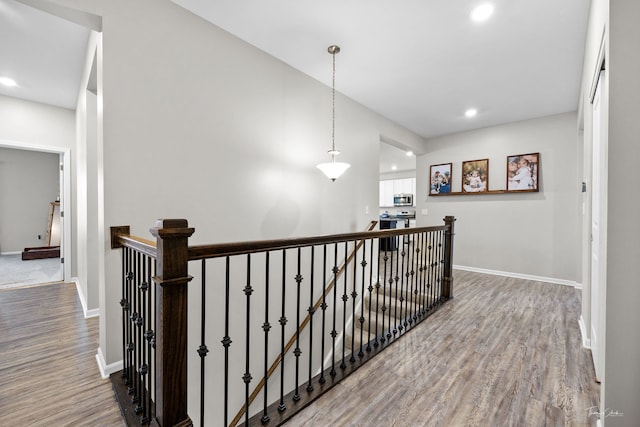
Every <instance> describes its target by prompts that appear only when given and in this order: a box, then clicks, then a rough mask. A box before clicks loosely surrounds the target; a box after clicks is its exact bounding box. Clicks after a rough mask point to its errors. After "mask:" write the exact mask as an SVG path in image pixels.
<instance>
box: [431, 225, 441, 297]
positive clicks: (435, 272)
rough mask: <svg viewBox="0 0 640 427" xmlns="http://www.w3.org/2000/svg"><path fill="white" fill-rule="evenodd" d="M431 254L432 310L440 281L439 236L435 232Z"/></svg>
mask: <svg viewBox="0 0 640 427" xmlns="http://www.w3.org/2000/svg"><path fill="white" fill-rule="evenodd" d="M433 253H434V257H433V276H434V279H433V283H432V284H431V288H432V289H431V293H432V294H431V301H432V304H431V305H432V308H435V306H436V305H437V304H438V293H439V286H438V282H439V281H440V271H439V270H440V269H439V264H440V234H439V233H438V232H437V231H436V232H434V246H433Z"/></svg>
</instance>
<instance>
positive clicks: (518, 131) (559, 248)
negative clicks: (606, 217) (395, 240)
mask: <svg viewBox="0 0 640 427" xmlns="http://www.w3.org/2000/svg"><path fill="white" fill-rule="evenodd" d="M576 129H577V115H576V113H575V112H572V113H565V114H559V115H554V116H549V117H543V118H539V119H534V120H527V121H522V122H516V123H510V124H506V125H501V126H494V127H489V128H485V129H480V130H476V131H470V132H464V133H458V134H454V135H447V136H443V137H438V138H433V139H430V140H428V141H427V143H426V154H424V155H421V156H419V157H418V161H417V170H416V178H417V193H418V195H417V202H416V203H417V208H416V217H417V218H416V220H417V224H418V225H430V224H434V223H435V222H437V221H439V220H441V219H442V218H444V216H446V215H454V216H455V217H456V218H457V222H456V224H455V232H456V236H455V246H454V264H456V265H461V266H466V267H472V268H482V269H487V270H496V271H509V272H513V273H518V274H524V275H530V276H540V277H546V278H552V279H557V280H559V281H569V282H575V281H576V280H577V278H578V275H577V271H576V270H577V266H576V257H577V255H576V254H577V251H578V249H579V247H578V238H579V222H578V218H577V212H576V205H577V200H578V199H577V197H578V194H579V186H578V183H577V172H576V171H577V169H576V168H577V162H578V159H577V157H576V152H577V144H576ZM536 152H538V153H540V179H539V188H540V191H539V192H537V193H517V194H514V193H509V194H494V195H453V196H439V197H434V196H427V193H428V189H429V173H430V172H429V166H430V165H437V164H442V163H453V168H452V191H460V188H461V182H462V177H461V169H462V162H463V161H466V160H477V159H484V158H488V159H489V189H491V190H504V189H505V188H506V158H507V156H509V155H515V154H526V153H536ZM425 209H426V210H427V215H424V214H423V210H425Z"/></svg>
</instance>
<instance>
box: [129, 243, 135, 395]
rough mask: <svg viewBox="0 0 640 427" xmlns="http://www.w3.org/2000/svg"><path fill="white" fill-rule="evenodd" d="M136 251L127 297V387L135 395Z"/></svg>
mask: <svg viewBox="0 0 640 427" xmlns="http://www.w3.org/2000/svg"><path fill="white" fill-rule="evenodd" d="M135 268H136V267H135V253H134V252H133V250H131V251H130V252H129V273H128V275H127V279H128V280H127V297H128V298H127V299H128V300H129V315H128V316H127V319H128V324H129V330H128V331H127V360H128V365H129V369H128V372H129V375H128V380H129V387H128V388H127V392H128V393H129V394H130V395H133V394H134V393H135V390H136V385H135V379H136V374H135V372H136V367H135V354H134V352H133V351H134V341H135V337H134V335H135V328H134V324H133V319H134V316H135V307H136V297H135V291H134V290H133V289H134V287H135V284H134V279H135Z"/></svg>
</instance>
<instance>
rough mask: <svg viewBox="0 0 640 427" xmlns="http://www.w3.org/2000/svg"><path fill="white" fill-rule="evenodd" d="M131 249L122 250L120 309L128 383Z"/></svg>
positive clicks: (123, 358)
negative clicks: (129, 266)
mask: <svg viewBox="0 0 640 427" xmlns="http://www.w3.org/2000/svg"><path fill="white" fill-rule="evenodd" d="M128 252H129V248H127V247H124V248H122V298H121V299H120V307H121V308H122V364H123V366H122V379H123V380H124V382H125V384H126V383H127V370H128V366H127V305H128V303H129V302H128V301H127V271H128V265H127V253H128Z"/></svg>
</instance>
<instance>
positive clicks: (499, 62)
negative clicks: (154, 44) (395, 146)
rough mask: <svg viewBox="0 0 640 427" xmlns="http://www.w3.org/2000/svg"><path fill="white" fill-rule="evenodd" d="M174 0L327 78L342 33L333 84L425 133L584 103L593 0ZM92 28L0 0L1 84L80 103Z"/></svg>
mask: <svg viewBox="0 0 640 427" xmlns="http://www.w3.org/2000/svg"><path fill="white" fill-rule="evenodd" d="M21 1H22V2H25V3H33V1H32V0H31V1H29V0H21ZM172 1H174V2H175V3H177V4H179V5H181V6H183V7H185V8H187V9H189V10H191V11H192V12H193V13H195V14H197V15H200V16H202V17H203V18H205V19H207V20H209V21H210V22H212V23H214V24H215V25H217V26H219V27H222V28H224V29H225V30H227V31H229V32H230V33H232V34H235V35H236V36H238V37H239V38H241V39H243V40H245V41H247V42H248V43H251V44H252V45H254V46H256V47H258V48H260V49H262V50H264V51H265V52H267V53H269V54H271V55H273V56H275V57H277V58H279V59H281V60H282V61H284V62H285V63H288V64H290V65H291V66H293V67H295V68H297V69H299V70H301V71H302V72H304V73H306V74H308V75H309V76H311V77H313V78H315V79H317V80H319V81H321V82H323V83H325V84H327V85H329V86H330V85H331V56H330V55H329V54H328V53H327V50H326V49H327V47H328V46H329V45H330V44H338V45H340V47H341V48H342V52H341V53H340V54H338V55H337V57H336V62H337V65H336V67H337V76H336V90H337V91H339V92H342V93H343V94H345V95H347V96H349V97H350V98H352V99H354V100H355V101H357V102H359V103H361V104H363V105H365V106H367V107H369V108H370V109H372V110H374V111H377V112H378V113H380V114H381V115H383V116H386V117H388V118H390V119H391V120H393V121H395V122H397V123H399V124H401V125H403V126H405V127H406V128H408V129H411V130H413V131H414V132H416V133H417V134H419V135H421V136H423V137H425V138H429V137H433V136H437V135H442V134H448V133H454V132H460V131H466V130H471V129H476V128H481V127H486V126H491V125H496V124H500V123H507V122H512V121H517V120H524V119H528V118H533V117H541V116H545V115H550V114H557V113H561V112H566V111H574V110H576V109H577V105H578V97H579V84H580V78H581V64H582V58H583V51H584V43H585V33H586V26H587V17H588V11H589V6H590V1H589V0H561V1H558V0H519V1H514V0H488V1H490V2H491V3H492V4H494V6H495V12H494V14H493V16H492V17H491V18H490V19H489V20H487V21H485V22H482V23H476V22H472V21H471V20H470V19H469V14H470V12H471V10H472V8H473V7H474V6H476V5H478V4H479V3H481V2H482V1H478V0H456V1H451V0H431V1H425V0H403V1H402V2H392V1H390V0H349V1H344V0H324V1H304V0H269V1H265V0H242V1H238V0H216V1H210V0H172ZM168 25H170V23H168ZM88 35H89V31H88V30H87V29H85V28H83V27H80V26H78V25H76V24H73V23H70V22H68V21H65V20H62V19H59V18H56V17H53V16H52V15H48V14H46V13H44V12H40V11H37V10H35V9H33V8H31V7H29V6H25V5H24V4H21V3H19V2H17V1H15V0H0V76H8V77H13V78H14V79H15V80H16V81H17V82H18V84H19V87H18V88H5V87H0V94H3V95H9V96H15V97H18V98H25V99H29V100H33V101H38V102H43V103H47V104H53V105H59V106H63V107H66V108H75V104H76V98H77V91H78V86H79V81H80V78H81V72H82V67H83V64H84V60H85V59H84V58H85V55H86V45H87V40H88ZM467 108H476V109H477V110H478V115H477V116H476V117H475V118H472V119H467V118H465V117H464V111H465V110H466V109H467Z"/></svg>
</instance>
